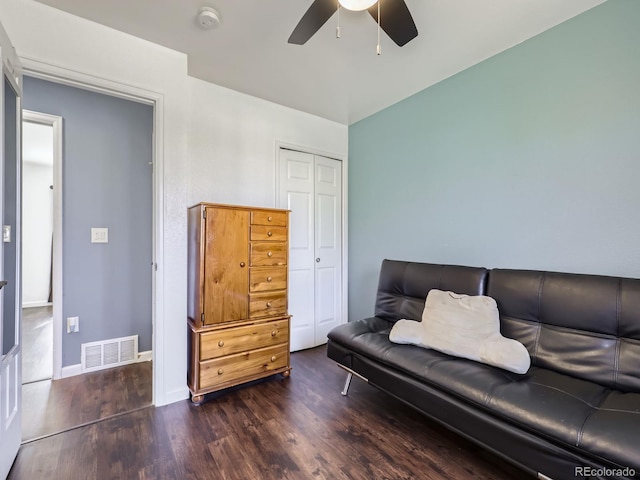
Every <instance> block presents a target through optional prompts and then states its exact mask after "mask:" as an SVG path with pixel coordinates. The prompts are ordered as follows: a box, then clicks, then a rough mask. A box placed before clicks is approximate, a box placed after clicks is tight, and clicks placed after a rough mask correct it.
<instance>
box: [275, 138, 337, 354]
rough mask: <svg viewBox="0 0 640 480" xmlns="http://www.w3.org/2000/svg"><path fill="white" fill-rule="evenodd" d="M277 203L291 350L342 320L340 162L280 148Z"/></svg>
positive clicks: (310, 343) (319, 338) (320, 339)
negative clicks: (285, 214) (282, 220)
mask: <svg viewBox="0 0 640 480" xmlns="http://www.w3.org/2000/svg"><path fill="white" fill-rule="evenodd" d="M278 175H279V187H278V189H279V192H278V196H279V206H280V208H286V209H289V210H291V217H290V223H289V313H290V314H291V316H292V318H291V350H292V351H296V350H301V349H305V348H310V347H314V346H317V345H322V344H324V343H326V341H327V336H326V335H327V333H328V331H329V330H331V328H333V327H334V326H336V325H338V324H340V323H342V162H340V161H339V160H335V159H332V158H327V157H323V156H318V155H313V154H310V153H305V152H299V151H294V150H288V149H284V148H281V149H280V151H279V173H278Z"/></svg>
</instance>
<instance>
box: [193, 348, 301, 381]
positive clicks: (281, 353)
mask: <svg viewBox="0 0 640 480" xmlns="http://www.w3.org/2000/svg"><path fill="white" fill-rule="evenodd" d="M288 361H289V346H288V345H287V344H282V345H275V346H273V347H266V348H259V349H257V350H251V351H249V352H243V353H236V354H234V355H227V356H226V357H220V358H215V359H213V360H207V361H204V362H200V388H203V389H204V388H210V387H215V386H218V385H222V384H233V383H240V382H239V381H241V380H244V379H245V378H250V377H255V376H259V375H260V374H264V373H266V372H269V371H272V370H277V369H279V368H285V367H287V364H288Z"/></svg>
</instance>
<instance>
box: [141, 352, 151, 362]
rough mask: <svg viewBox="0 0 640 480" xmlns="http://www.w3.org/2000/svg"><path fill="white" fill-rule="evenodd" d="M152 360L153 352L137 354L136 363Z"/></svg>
mask: <svg viewBox="0 0 640 480" xmlns="http://www.w3.org/2000/svg"><path fill="white" fill-rule="evenodd" d="M151 360H153V351H151V350H147V351H146V352H138V362H150V361H151Z"/></svg>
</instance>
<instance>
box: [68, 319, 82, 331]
mask: <svg viewBox="0 0 640 480" xmlns="http://www.w3.org/2000/svg"><path fill="white" fill-rule="evenodd" d="M79 331H80V317H67V333H76V332H79Z"/></svg>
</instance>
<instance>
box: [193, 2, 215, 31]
mask: <svg viewBox="0 0 640 480" xmlns="http://www.w3.org/2000/svg"><path fill="white" fill-rule="evenodd" d="M196 18H197V20H198V25H200V27H201V28H203V29H205V30H213V29H214V28H218V25H220V14H219V13H218V11H217V10H215V9H213V8H211V7H202V8H201V9H200V10H199V11H198V16H197V17H196Z"/></svg>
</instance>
